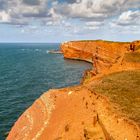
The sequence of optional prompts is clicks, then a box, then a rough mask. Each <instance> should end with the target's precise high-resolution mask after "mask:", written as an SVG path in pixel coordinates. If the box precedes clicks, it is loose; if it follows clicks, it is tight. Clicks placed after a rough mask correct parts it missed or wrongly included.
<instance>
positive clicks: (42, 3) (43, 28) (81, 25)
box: [0, 0, 140, 42]
mask: <svg viewBox="0 0 140 140" xmlns="http://www.w3.org/2000/svg"><path fill="white" fill-rule="evenodd" d="M83 39H90V40H91V39H93V40H94V39H104V40H116V41H132V40H138V39H140V0H133V1H132V0H106V1H105V0H12V1H11V0H0V42H64V41H69V40H83Z"/></svg>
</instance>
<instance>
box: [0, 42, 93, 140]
mask: <svg viewBox="0 0 140 140" xmlns="http://www.w3.org/2000/svg"><path fill="white" fill-rule="evenodd" d="M58 48H59V44H0V140H3V139H5V136H6V133H7V132H8V131H9V130H10V129H11V127H12V125H13V124H14V122H15V121H16V120H17V118H18V117H19V116H20V115H21V114H22V113H23V112H24V111H25V109H27V108H28V107H29V106H30V105H31V104H32V103H33V101H35V99H37V98H38V97H39V96H40V95H41V94H42V93H43V92H44V91H47V90H48V89H51V88H61V87H65V86H70V85H76V84H78V83H79V82H80V79H81V77H82V74H83V71H85V70H86V69H89V68H91V64H88V63H86V62H82V61H75V60H68V59H63V56H62V55H61V54H48V53H47V50H51V49H58Z"/></svg>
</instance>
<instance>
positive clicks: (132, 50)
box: [7, 40, 140, 140]
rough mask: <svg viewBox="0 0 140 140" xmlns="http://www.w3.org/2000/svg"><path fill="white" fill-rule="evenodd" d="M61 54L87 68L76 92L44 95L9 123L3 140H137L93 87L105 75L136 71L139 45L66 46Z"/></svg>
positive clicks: (138, 134)
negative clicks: (7, 131) (5, 137)
mask: <svg viewBox="0 0 140 140" xmlns="http://www.w3.org/2000/svg"><path fill="white" fill-rule="evenodd" d="M61 51H62V53H63V55H64V57H65V58H70V59H78V60H84V61H88V62H91V63H93V69H92V70H90V71H87V72H86V73H85V76H84V78H83V80H82V84H81V85H79V86H74V87H68V88H63V89H53V90H49V91H48V92H46V93H44V94H43V95H42V96H41V97H40V98H39V99H37V100H36V101H35V102H34V103H33V105H32V106H31V107H30V108H29V109H27V110H26V111H25V112H24V113H23V114H22V115H21V116H20V118H19V119H18V120H17V121H16V122H15V124H14V126H13V127H12V129H11V131H10V133H9V135H8V137H7V140H13V139H14V140H23V139H25V140H31V139H32V140H46V139H47V140H67V139H68V140H87V139H91V140H93V139H95V140H99V139H104V140H139V139H140V128H139V125H138V124H137V122H136V121H133V120H131V119H129V118H127V117H126V116H124V115H123V114H121V113H120V112H119V111H118V109H116V106H114V105H113V103H112V102H111V101H110V99H109V98H108V97H107V96H106V95H103V94H100V93H99V92H98V91H96V89H95V90H94V89H93V85H96V84H97V85H99V83H101V82H102V81H103V80H102V78H103V77H104V76H105V75H109V74H111V73H116V72H118V71H119V72H121V71H129V70H139V69H140V62H139V60H140V59H139V58H140V57H139V52H140V41H135V42H125V43H123V42H111V41H102V40H97V41H75V42H74V41H71V42H66V43H63V44H61ZM136 83H138V82H136ZM95 87H97V86H95ZM137 100H139V99H137Z"/></svg>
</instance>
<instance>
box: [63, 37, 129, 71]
mask: <svg viewBox="0 0 140 140" xmlns="http://www.w3.org/2000/svg"><path fill="white" fill-rule="evenodd" d="M129 48H130V43H121V42H111V41H102V40H98V41H76V42H67V43H63V44H62V45H61V51H62V52H63V54H64V57H65V58H71V59H79V60H85V61H88V62H91V63H93V64H94V65H95V66H94V67H96V68H97V72H98V73H101V72H102V70H105V69H109V68H110V67H111V66H112V65H113V64H116V63H117V62H118V63H119V60H121V57H122V56H123V55H124V53H125V52H126V51H128V50H129Z"/></svg>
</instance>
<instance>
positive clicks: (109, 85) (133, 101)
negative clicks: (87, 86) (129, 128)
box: [91, 70, 140, 125]
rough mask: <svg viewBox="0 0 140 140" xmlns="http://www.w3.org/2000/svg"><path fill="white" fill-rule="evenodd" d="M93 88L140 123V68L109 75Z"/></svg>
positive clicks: (92, 87)
mask: <svg viewBox="0 0 140 140" xmlns="http://www.w3.org/2000/svg"><path fill="white" fill-rule="evenodd" d="M91 89H92V90H94V91H96V92H98V93H101V94H103V95H106V96H107V97H109V98H110V100H111V101H112V102H113V103H116V104H117V105H119V108H121V110H122V112H123V113H125V114H127V116H128V118H130V119H132V120H134V121H136V122H138V123H139V125H140V70H137V71H136V70H135V71H123V72H118V73H114V74H110V75H107V76H105V77H104V78H103V79H101V80H99V81H97V83H96V84H94V85H92V86H91Z"/></svg>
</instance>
